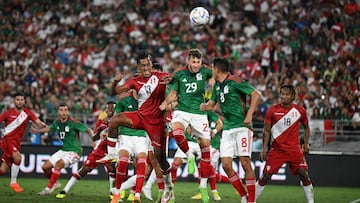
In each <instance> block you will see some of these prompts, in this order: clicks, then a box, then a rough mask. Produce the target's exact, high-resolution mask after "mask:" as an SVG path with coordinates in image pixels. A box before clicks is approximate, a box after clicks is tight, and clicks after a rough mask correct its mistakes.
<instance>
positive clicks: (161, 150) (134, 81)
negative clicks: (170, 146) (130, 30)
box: [100, 50, 172, 202]
mask: <svg viewBox="0 0 360 203" xmlns="http://www.w3.org/2000/svg"><path fill="white" fill-rule="evenodd" d="M136 62H137V64H138V69H139V75H137V76H135V77H132V78H130V79H128V80H127V81H126V82H125V83H124V84H122V85H118V83H119V82H120V81H121V79H122V77H123V76H122V75H117V76H115V78H114V80H113V83H112V87H111V92H112V93H113V94H114V95H116V94H120V93H122V92H126V91H128V90H130V89H134V90H135V91H136V92H137V95H138V103H139V109H138V110H137V111H133V112H122V113H120V114H117V115H115V116H114V117H113V118H112V119H111V121H110V125H109V136H108V138H107V140H108V154H107V156H106V157H105V158H104V159H102V160H100V161H105V162H106V161H108V160H112V159H114V158H116V148H115V145H116V141H117V137H118V127H119V126H123V127H128V128H133V129H139V130H145V131H146V132H147V134H148V136H149V137H150V140H151V143H152V146H153V147H154V155H155V157H156V159H157V161H158V163H159V165H160V168H161V170H162V172H163V174H164V181H165V185H166V186H165V191H164V194H163V197H162V202H168V201H169V200H170V199H171V197H172V184H171V176H170V164H169V162H168V161H167V159H166V125H165V111H163V110H161V109H159V106H160V104H161V102H162V101H163V100H164V99H165V90H166V84H168V83H169V81H170V80H171V75H170V74H168V73H165V72H160V71H153V69H152V62H151V56H150V55H149V54H148V53H147V52H146V51H143V50H141V51H139V52H138V56H137V60H136ZM119 198H120V197H119V196H114V198H113V200H114V199H115V200H116V199H119Z"/></svg>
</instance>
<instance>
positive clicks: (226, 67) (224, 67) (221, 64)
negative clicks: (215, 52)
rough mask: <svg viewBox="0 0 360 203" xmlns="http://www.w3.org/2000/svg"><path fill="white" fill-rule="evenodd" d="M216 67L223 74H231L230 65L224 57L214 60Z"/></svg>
mask: <svg viewBox="0 0 360 203" xmlns="http://www.w3.org/2000/svg"><path fill="white" fill-rule="evenodd" d="M213 65H214V67H216V68H218V69H219V70H220V71H221V72H229V71H230V64H229V61H228V60H227V59H226V58H224V57H215V58H214V59H213Z"/></svg>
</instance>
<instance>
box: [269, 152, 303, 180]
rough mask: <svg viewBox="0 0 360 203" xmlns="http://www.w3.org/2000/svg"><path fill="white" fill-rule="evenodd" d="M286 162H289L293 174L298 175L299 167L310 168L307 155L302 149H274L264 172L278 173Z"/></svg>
mask: <svg viewBox="0 0 360 203" xmlns="http://www.w3.org/2000/svg"><path fill="white" fill-rule="evenodd" d="M284 163H289V167H290V170H291V174H293V175H296V170H297V169H298V168H305V169H307V168H308V165H307V163H306V160H305V156H304V154H303V153H302V151H301V150H300V149H299V150H293V151H279V150H276V149H272V150H270V152H269V154H268V156H267V158H266V163H265V167H264V173H269V174H276V173H277V172H278V170H279V168H280V167H281V166H282V165H283V164H284Z"/></svg>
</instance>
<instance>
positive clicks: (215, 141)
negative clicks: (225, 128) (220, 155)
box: [207, 111, 220, 150]
mask: <svg viewBox="0 0 360 203" xmlns="http://www.w3.org/2000/svg"><path fill="white" fill-rule="evenodd" d="M207 116H208V120H209V128H210V129H211V130H214V129H215V128H216V122H217V121H218V120H219V116H218V115H217V114H216V113H215V112H214V111H208V113H207ZM210 145H211V146H212V147H213V148H215V149H218V150H220V136H219V132H217V133H216V134H215V135H214V137H213V138H211V141H210Z"/></svg>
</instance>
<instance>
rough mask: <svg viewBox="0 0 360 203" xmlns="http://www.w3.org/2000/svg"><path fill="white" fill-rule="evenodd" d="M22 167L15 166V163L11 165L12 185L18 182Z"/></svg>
mask: <svg viewBox="0 0 360 203" xmlns="http://www.w3.org/2000/svg"><path fill="white" fill-rule="evenodd" d="M19 170H20V166H19V165H15V164H14V163H13V164H11V179H10V184H12V183H16V182H17V177H18V175H19Z"/></svg>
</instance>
